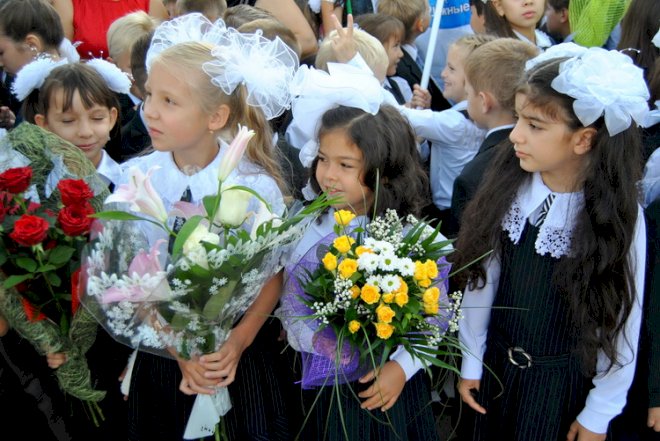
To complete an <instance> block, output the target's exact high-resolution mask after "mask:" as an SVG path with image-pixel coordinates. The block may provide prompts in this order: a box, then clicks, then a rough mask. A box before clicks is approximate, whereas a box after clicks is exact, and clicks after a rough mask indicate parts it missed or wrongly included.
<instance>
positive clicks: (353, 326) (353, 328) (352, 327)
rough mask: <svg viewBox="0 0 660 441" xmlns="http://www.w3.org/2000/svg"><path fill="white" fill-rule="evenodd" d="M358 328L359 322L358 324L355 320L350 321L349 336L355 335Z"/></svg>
mask: <svg viewBox="0 0 660 441" xmlns="http://www.w3.org/2000/svg"><path fill="white" fill-rule="evenodd" d="M360 326H361V325H360V322H358V321H357V320H351V321H350V322H348V331H349V332H350V333H351V334H355V333H356V332H358V331H359V330H360Z"/></svg>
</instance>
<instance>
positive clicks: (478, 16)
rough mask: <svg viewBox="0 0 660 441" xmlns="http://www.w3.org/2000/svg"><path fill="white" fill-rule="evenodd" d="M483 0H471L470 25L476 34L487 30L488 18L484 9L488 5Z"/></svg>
mask: <svg viewBox="0 0 660 441" xmlns="http://www.w3.org/2000/svg"><path fill="white" fill-rule="evenodd" d="M484 3H485V2H484V1H483V0H470V27H471V28H472V32H474V33H475V34H483V33H484V32H486V20H485V17H484V9H486V6H485V4H484Z"/></svg>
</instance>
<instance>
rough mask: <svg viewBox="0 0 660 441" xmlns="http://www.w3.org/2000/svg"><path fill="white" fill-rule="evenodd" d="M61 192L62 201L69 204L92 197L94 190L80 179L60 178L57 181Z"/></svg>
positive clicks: (82, 201)
mask: <svg viewBox="0 0 660 441" xmlns="http://www.w3.org/2000/svg"><path fill="white" fill-rule="evenodd" d="M57 188H59V190H60V193H61V194H62V203H63V204H64V205H66V206H67V207H68V206H69V205H76V204H81V203H84V202H87V201H89V200H90V199H91V198H93V197H94V192H93V191H92V189H91V188H89V185H87V183H86V182H85V181H83V180H82V179H62V180H61V181H60V182H58V183H57Z"/></svg>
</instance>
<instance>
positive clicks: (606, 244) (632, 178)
mask: <svg viewBox="0 0 660 441" xmlns="http://www.w3.org/2000/svg"><path fill="white" fill-rule="evenodd" d="M565 60H566V58H561V59H555V60H549V61H547V62H545V63H541V64H539V65H538V66H536V67H535V68H533V69H532V70H531V71H530V72H528V73H527V75H526V78H525V79H524V81H523V82H522V83H521V85H520V86H519V87H518V89H517V90H518V93H522V94H524V95H525V98H526V100H527V103H528V104H527V105H531V106H533V107H534V108H535V109H539V110H541V111H543V112H545V113H546V114H547V115H548V117H550V118H551V119H553V120H555V121H563V122H565V123H566V124H567V126H568V128H569V130H576V129H579V128H582V127H583V125H582V124H581V123H580V122H579V120H578V119H577V117H576V116H575V114H574V112H573V101H574V100H573V99H572V98H570V97H569V96H567V95H563V94H560V93H558V92H556V91H555V90H554V89H552V87H551V83H552V80H553V79H554V78H555V77H556V76H557V75H558V72H559V65H560V63H561V62H563V61H565ZM589 127H592V128H594V129H595V130H596V133H595V135H594V138H593V141H592V146H591V150H590V151H589V153H587V154H588V155H589V158H588V159H587V161H586V166H585V169H584V172H583V174H582V175H581V178H582V179H583V182H582V186H581V187H582V192H583V194H584V199H585V204H584V207H583V208H582V210H581V211H580V212H579V214H578V215H577V219H576V225H575V228H574V230H573V235H572V237H571V252H572V255H571V257H563V258H562V259H561V260H560V262H559V263H558V266H557V268H556V270H555V273H554V275H553V283H554V284H555V285H557V286H558V287H559V291H560V292H561V294H562V295H563V296H564V297H565V299H566V301H567V302H568V304H569V305H570V314H571V318H572V322H573V323H574V326H575V333H576V335H577V336H578V337H579V338H578V341H577V344H576V345H577V346H576V347H575V353H576V355H578V356H579V359H580V360H581V362H582V364H581V366H582V368H583V370H584V372H585V373H588V374H591V375H593V374H594V373H595V369H596V364H595V363H596V359H597V351H598V350H602V351H603V352H604V354H605V355H606V356H607V357H608V359H609V361H610V366H609V367H610V368H612V367H613V366H615V365H617V366H619V365H621V363H622V360H619V359H618V358H617V347H616V338H617V336H618V335H619V334H621V333H623V332H624V323H625V321H626V319H627V318H628V316H629V315H630V311H631V309H632V304H633V301H634V299H633V296H634V292H635V288H634V279H633V272H632V269H631V262H630V261H629V259H628V258H629V251H630V248H631V244H632V242H633V237H634V229H635V225H636V221H637V216H638V199H639V197H638V191H637V188H636V185H635V183H636V182H637V181H638V179H639V178H640V175H641V159H640V151H641V143H640V138H639V131H638V128H637V127H636V126H634V124H633V125H632V126H631V127H629V128H628V129H626V130H624V131H623V132H621V133H618V134H616V135H614V136H610V135H609V133H608V131H607V128H606V126H605V124H604V120H603V117H601V118H599V119H598V120H597V121H596V122H595V123H594V124H592V125H591V126H589ZM530 179H531V174H530V173H528V172H526V171H524V170H523V169H522V168H521V167H520V165H519V160H518V158H516V156H515V155H514V154H513V149H512V146H511V144H510V143H508V144H507V143H505V144H504V145H503V146H501V147H499V151H498V152H497V155H496V157H495V159H494V161H493V163H492V165H491V166H490V168H489V171H488V172H487V173H486V174H485V176H484V180H483V182H482V184H481V185H480V187H479V190H478V191H477V194H476V195H475V197H474V199H473V200H472V201H471V202H470V203H469V204H468V205H467V207H466V209H465V212H464V214H463V217H462V219H461V229H460V232H459V236H458V239H457V242H456V250H457V251H456V252H455V253H454V255H453V258H452V260H453V261H454V265H455V266H456V267H459V268H460V267H462V266H464V265H467V264H469V263H470V262H472V261H474V260H476V259H477V258H478V257H480V256H483V255H484V254H485V253H486V252H488V251H490V250H491V249H494V250H495V251H496V252H497V251H499V250H500V249H501V245H500V240H508V239H506V238H505V239H502V229H501V221H502V218H503V217H504V215H505V214H506V212H507V211H508V210H509V207H510V206H511V204H512V202H513V199H514V197H515V194H516V192H517V190H518V188H520V187H521V186H522V185H523V184H525V183H527V182H528V181H529V180H530ZM459 276H460V277H461V279H462V282H466V281H467V282H468V284H469V286H470V287H472V288H474V287H479V286H483V284H484V283H485V282H486V273H485V268H484V267H483V263H482V264H477V265H473V266H471V267H470V268H469V269H468V270H466V271H464V272H463V273H460V274H459Z"/></svg>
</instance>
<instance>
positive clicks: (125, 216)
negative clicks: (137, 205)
mask: <svg viewBox="0 0 660 441" xmlns="http://www.w3.org/2000/svg"><path fill="white" fill-rule="evenodd" d="M89 217H93V218H96V219H103V220H121V221H131V220H148V219H145V218H143V217H141V216H136V215H134V214H131V213H127V212H125V211H100V212H98V213H94V214H91V215H90V216H89Z"/></svg>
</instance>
